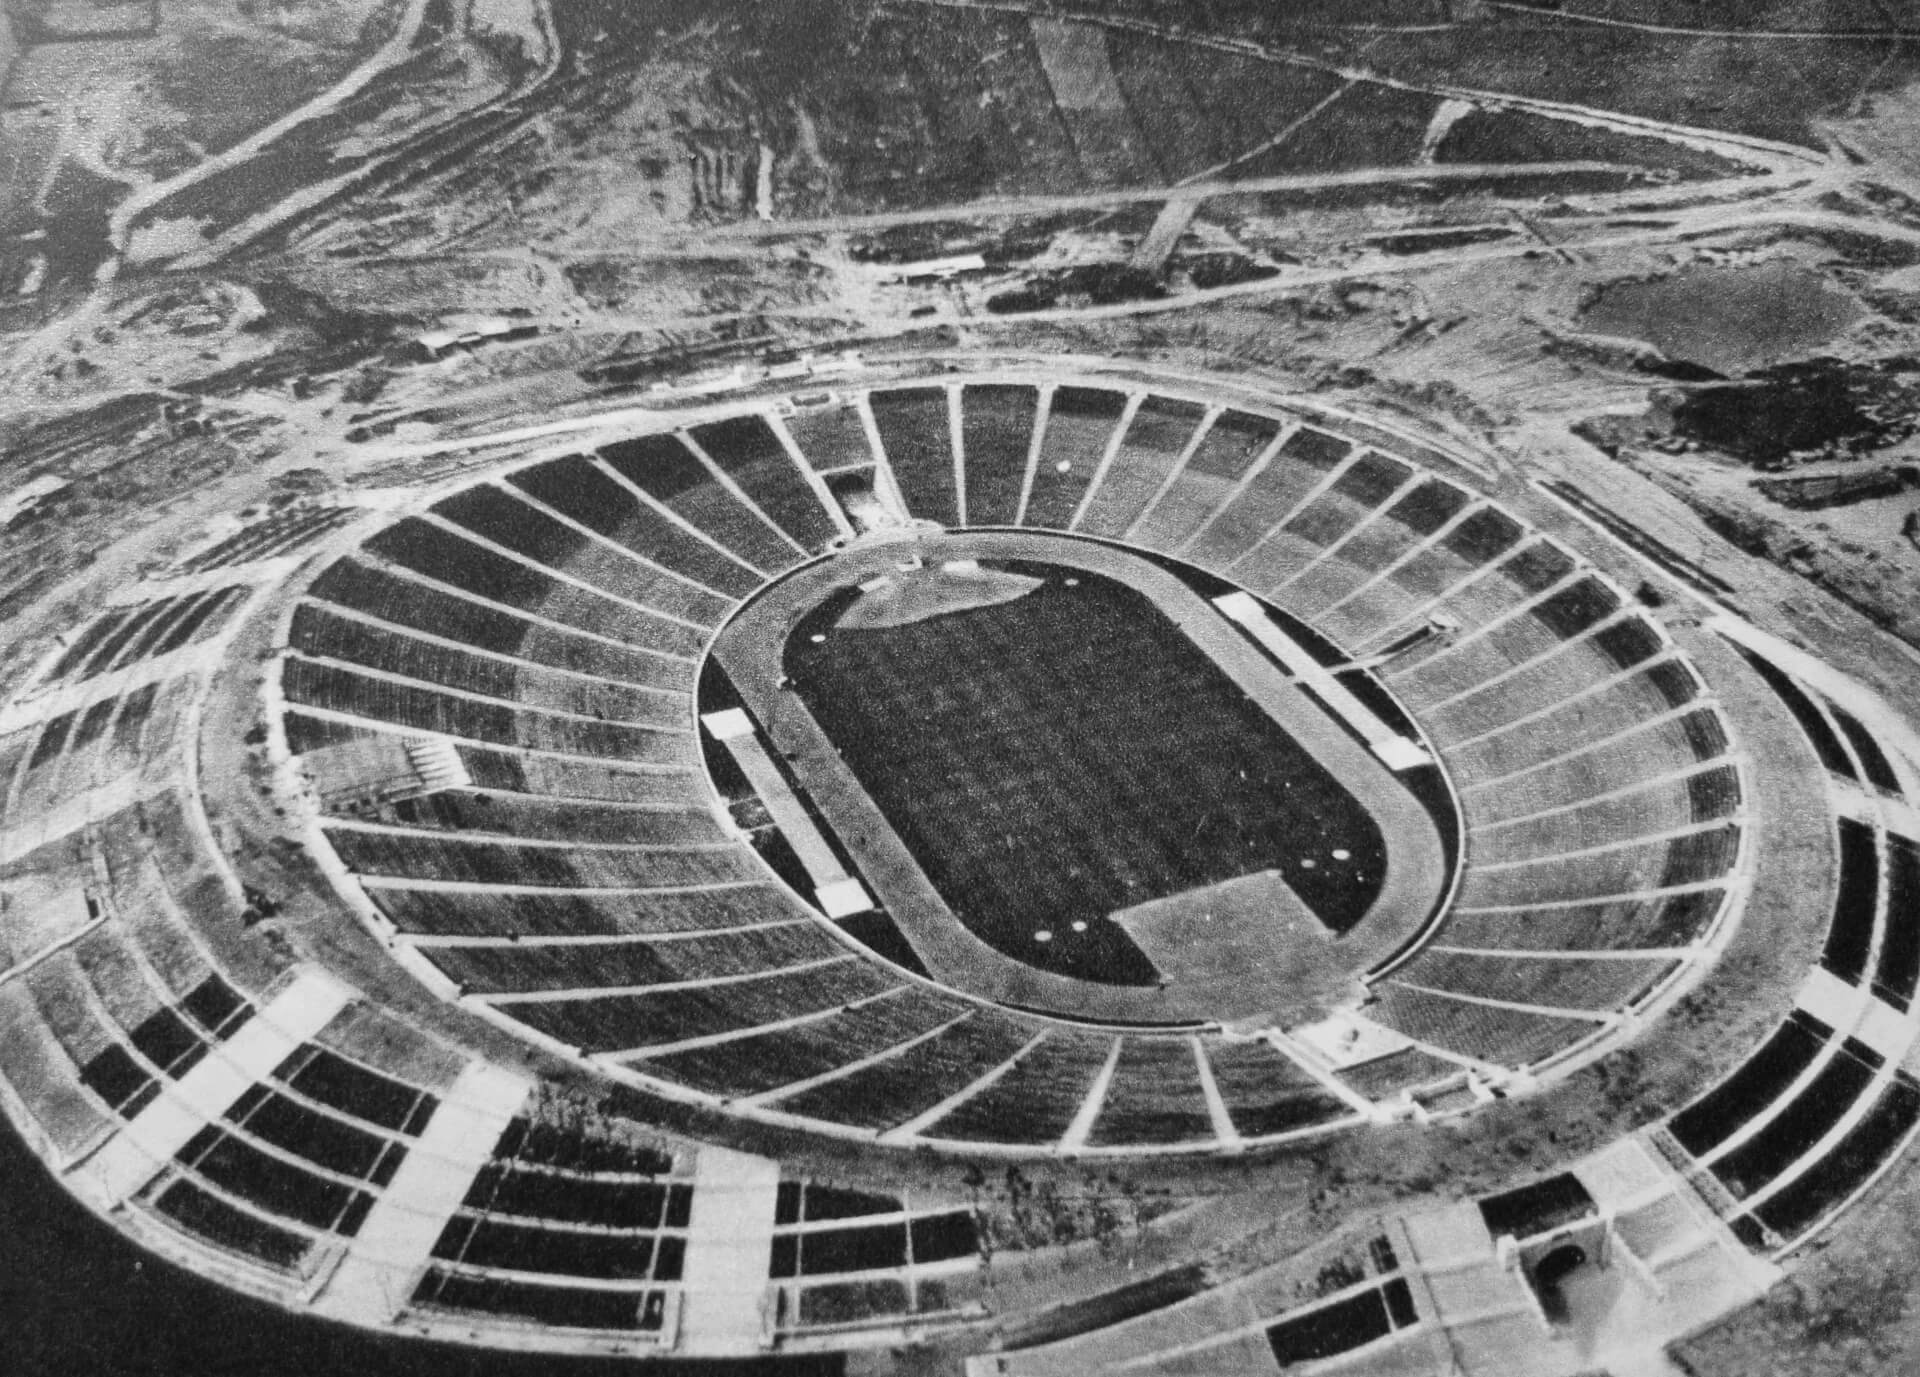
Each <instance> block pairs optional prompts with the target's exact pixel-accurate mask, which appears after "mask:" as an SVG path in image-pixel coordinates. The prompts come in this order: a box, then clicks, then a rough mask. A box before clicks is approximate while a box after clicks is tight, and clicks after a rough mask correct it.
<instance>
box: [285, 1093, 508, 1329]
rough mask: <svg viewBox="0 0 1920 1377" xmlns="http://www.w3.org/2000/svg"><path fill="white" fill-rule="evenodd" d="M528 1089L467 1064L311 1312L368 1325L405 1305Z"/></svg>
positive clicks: (387, 1317) (329, 1279)
mask: <svg viewBox="0 0 1920 1377" xmlns="http://www.w3.org/2000/svg"><path fill="white" fill-rule="evenodd" d="M532 1090H533V1086H532V1084H531V1083H530V1082H528V1081H527V1080H526V1079H524V1078H523V1077H520V1076H516V1075H514V1074H512V1073H511V1072H508V1071H504V1070H501V1069H500V1068H499V1067H496V1066H490V1065H487V1064H486V1063H484V1062H471V1063H469V1064H468V1065H467V1067H466V1069H465V1070H464V1071H462V1072H461V1073H460V1079H459V1080H457V1081H455V1082H454V1085H453V1089H452V1090H450V1091H448V1092H447V1095H446V1098H444V1099H443V1100H441V1102H440V1107H439V1108H438V1109H436V1110H434V1112H433V1117H432V1118H431V1119H429V1120H427V1126H426V1128H425V1129H423V1130H422V1131H421V1133H420V1136H419V1138H418V1139H416V1140H415V1141H414V1143H413V1145H412V1146H411V1147H409V1148H408V1149H407V1156H406V1159H405V1160H404V1161H403V1162H401V1163H400V1169H399V1170H398V1171H396V1172H395V1173H394V1174H393V1180H391V1181H389V1182H388V1183H387V1188H386V1190H385V1191H383V1192H381V1195H380V1198H379V1199H378V1200H376V1201H375V1202H374V1206H373V1208H372V1209H371V1210H369V1211H367V1217H366V1220H365V1222H364V1223H362V1224H361V1226H360V1231H359V1232H358V1233H357V1234H356V1235H355V1236H354V1238H353V1241H352V1242H351V1243H350V1244H348V1246H347V1252H346V1256H345V1257H343V1258H342V1259H341V1261H340V1265H339V1266H338V1267H337V1268H336V1269H335V1270H334V1273H333V1275H332V1276H331V1277H329V1278H328V1280H327V1283H326V1286H325V1287H324V1288H323V1289H322V1290H321V1292H320V1294H319V1295H318V1296H316V1297H315V1298H314V1309H315V1311H316V1312H318V1313H319V1314H322V1315H329V1316H332V1317H334V1318H336V1319H342V1320H358V1321H360V1322H361V1323H363V1324H365V1323H369V1322H373V1323H379V1322H384V1321H387V1320H391V1319H393V1318H394V1317H395V1316H396V1315H398V1314H399V1313H400V1312H401V1311H402V1310H403V1309H405V1308H406V1305H407V1302H408V1300H409V1299H410V1298H411V1297H412V1295H413V1290H414V1287H415V1285H416V1284H417V1283H418V1280H419V1276H420V1273H421V1271H422V1270H423V1269H424V1268H425V1267H426V1265H427V1259H428V1257H429V1256H430V1255H431V1254H432V1252H433V1245H434V1243H435V1242H436V1241H438V1239H439V1237H440V1234H441V1231H442V1230H444V1229H445V1228H446V1227H447V1221H448V1220H450V1219H452V1218H453V1213H454V1211H455V1210H457V1209H459V1208H460V1202H461V1201H462V1200H465V1199H466V1197H467V1192H468V1190H469V1189H471V1188H472V1186H473V1179H474V1177H476V1176H478V1175H479V1174H480V1169H481V1168H482V1167H484V1166H485V1165H486V1164H487V1161H488V1159H489V1158H490V1157H492V1155H493V1148H494V1144H496V1143H498V1142H499V1141H500V1135H501V1134H502V1133H503V1132H505V1131H506V1127H507V1125H508V1123H510V1122H511V1121H512V1119H513V1116H514V1115H515V1114H518V1113H519V1112H520V1108H521V1106H522V1105H524V1104H525V1103H526V1102H527V1096H528V1095H529V1094H531V1093H532Z"/></svg>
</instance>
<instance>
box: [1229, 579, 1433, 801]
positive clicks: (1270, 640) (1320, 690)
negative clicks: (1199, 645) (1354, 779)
mask: <svg viewBox="0 0 1920 1377" xmlns="http://www.w3.org/2000/svg"><path fill="white" fill-rule="evenodd" d="M1213 605H1214V606H1215V607H1217V608H1219V609H1220V611H1221V613H1222V615H1224V616H1225V617H1227V618H1228V619H1229V620H1231V621H1233V622H1236V623H1238V624H1239V625H1241V626H1243V627H1245V628H1246V629H1247V631H1248V633H1249V634H1250V635H1252V637H1253V638H1254V640H1256V641H1258V642H1259V643H1260V645H1261V647H1262V648H1263V649H1265V650H1266V652H1267V653H1268V654H1270V655H1272V656H1273V658H1274V659H1276V660H1278V661H1279V662H1280V663H1281V664H1282V665H1284V666H1285V667H1286V670H1287V673H1289V674H1291V675H1293V677H1294V678H1296V679H1298V680H1299V681H1300V685H1301V687H1303V688H1305V689H1306V690H1307V692H1309V693H1311V694H1312V695H1313V696H1314V697H1316V698H1318V699H1319V700H1320V701H1321V702H1322V703H1324V704H1326V705H1327V708H1328V710H1329V711H1331V712H1333V713H1334V714H1335V715H1336V716H1338V717H1339V718H1340V719H1341V720H1342V721H1344V722H1345V723H1346V724H1347V725H1348V726H1350V727H1352V728H1353V729H1354V730H1355V731H1356V732H1358V733H1359V734H1360V739H1361V740H1363V741H1365V742H1366V743H1367V747H1368V749H1370V750H1371V751H1372V752H1373V753H1374V754H1375V755H1377V756H1379V757H1380V759H1381V761H1382V762H1383V763H1384V764H1385V765H1386V767H1387V768H1388V769H1389V770H1411V769H1413V768H1414V767H1415V766H1417V765H1431V764H1432V763H1433V757H1432V756H1430V755H1428V754H1427V752H1426V748H1425V747H1423V746H1421V745H1420V743H1419V742H1417V741H1413V740H1410V739H1409V738H1407V737H1406V736H1403V735H1401V734H1400V733H1399V732H1397V731H1395V730H1394V729H1393V728H1392V727H1390V726H1388V725H1387V724H1386V723H1385V722H1383V721H1381V720H1380V718H1379V717H1378V716H1377V715H1376V714H1375V713H1374V711H1373V709H1371V708H1369V707H1368V706H1367V705H1366V704H1365V703H1362V702H1361V701H1360V700H1359V699H1358V698H1356V697H1354V695H1353V693H1352V692H1351V691H1350V690H1349V689H1348V688H1347V686H1346V685H1345V684H1343V683H1341V682H1340V681H1339V680H1338V679H1337V678H1335V677H1334V675H1333V671H1331V670H1329V669H1328V668H1327V667H1326V666H1325V665H1323V664H1321V663H1320V662H1319V661H1318V660H1316V659H1314V658H1313V656H1311V655H1309V654H1307V652H1306V651H1305V650H1304V649H1302V648H1301V647H1300V646H1299V645H1298V644H1297V643H1296V642H1295V641H1294V639H1293V637H1291V636H1289V635H1287V633H1286V632H1284V631H1282V630H1281V629H1280V628H1279V627H1277V626H1275V625H1274V623H1273V619H1272V618H1271V617H1269V616H1268V615H1267V613H1266V609H1264V608H1263V607H1261V606H1260V604H1259V602H1258V601H1257V600H1255V598H1254V597H1253V596H1252V594H1250V593H1228V594H1226V595H1224V596H1222V597H1218V598H1215V599H1214V600H1213Z"/></svg>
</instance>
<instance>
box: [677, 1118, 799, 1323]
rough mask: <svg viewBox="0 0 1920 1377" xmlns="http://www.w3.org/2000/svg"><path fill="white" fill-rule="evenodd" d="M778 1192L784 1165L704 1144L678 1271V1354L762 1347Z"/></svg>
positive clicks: (768, 1159)
mask: <svg viewBox="0 0 1920 1377" xmlns="http://www.w3.org/2000/svg"><path fill="white" fill-rule="evenodd" d="M779 1193H780V1164H779V1163H778V1162H776V1161H774V1160H773V1159H772V1158H769V1157H754V1156H750V1155H749V1154H747V1153H744V1152H733V1151H731V1150H729V1149H726V1148H716V1147H703V1148H701V1149H700V1160H699V1163H698V1164H697V1165H696V1166H695V1168H694V1177H693V1204H692V1209H691V1211H690V1214H689V1217H688V1221H687V1260H686V1266H685V1270H684V1271H683V1272H682V1274H681V1275H682V1278H683V1282H684V1291H685V1295H686V1301H685V1305H684V1308H683V1309H682V1310H681V1312H680V1343H679V1351H680V1352H681V1353H684V1354H686V1355H688V1356H690V1357H700V1358H730V1357H744V1356H746V1355H748V1354H753V1353H758V1352H760V1351H761V1350H762V1349H763V1348H764V1347H765V1343H766V1334H767V1325H766V1314H765V1302H766V1297H767V1259H768V1258H770V1257H771V1256H772V1255H773V1219H774V1208H775V1204H776V1201H777V1198H778V1196H779Z"/></svg>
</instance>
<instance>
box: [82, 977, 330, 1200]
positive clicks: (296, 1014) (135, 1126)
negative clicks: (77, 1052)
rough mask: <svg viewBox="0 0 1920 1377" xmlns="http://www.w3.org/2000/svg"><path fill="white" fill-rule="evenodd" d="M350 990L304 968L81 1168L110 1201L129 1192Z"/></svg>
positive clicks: (315, 1027) (163, 1086)
mask: <svg viewBox="0 0 1920 1377" xmlns="http://www.w3.org/2000/svg"><path fill="white" fill-rule="evenodd" d="M351 995H352V991H350V990H349V989H348V988H347V987H346V986H344V985H342V984H341V983H340V982H339V981H337V980H335V979H334V978H333V977H332V976H330V975H326V974H323V973H322V972H320V971H303V972H302V973H301V974H300V975H299V976H297V977H296V978H295V979H294V981H293V982H292V983H291V984H289V985H288V986H287V987H286V988H285V989H284V990H282V991H281V992H280V993H279V994H278V995H276V996H275V997H274V998H273V1000H272V1002H270V1003H268V1004H267V1005H265V1006H264V1007H262V1008H261V1009H260V1010H259V1012H257V1013H256V1014H255V1015H254V1016H253V1017H252V1018H250V1019H248V1020H247V1021H246V1022H245V1023H244V1024H242V1025H241V1026H240V1029H239V1031H238V1032H236V1033H235V1034H234V1035H233V1036H232V1037H230V1038H228V1039H227V1040H226V1041H225V1042H224V1043H221V1044H219V1045H217V1046H215V1047H213V1048H211V1049H210V1050H209V1051H208V1053H207V1055H206V1056H205V1057H203V1058H201V1060H200V1062H199V1063H198V1064H197V1065H196V1066H194V1067H193V1068H192V1069H191V1070H190V1071H188V1072H187V1074H186V1075H184V1076H182V1077H181V1078H180V1079H179V1080H177V1081H166V1080H163V1081H161V1083H160V1093H159V1094H158V1095H156V1096H155V1097H154V1098H153V1100H152V1102H151V1103H149V1104H148V1105H147V1106H146V1107H145V1108H144V1109H142V1110H141V1111H140V1112H139V1113H138V1114H136V1115H134V1116H133V1118H131V1119H129V1120H128V1121H127V1124H126V1127H124V1128H122V1129H121V1130H120V1131H119V1132H118V1133H116V1134H115V1135H114V1136H113V1137H112V1138H109V1139H108V1140H107V1141H106V1143H105V1144H104V1145H103V1146H102V1147H101V1149H100V1151H99V1152H98V1153H97V1154H96V1155H95V1156H94V1158H93V1159H92V1161H90V1162H89V1163H88V1164H87V1166H86V1168H85V1169H84V1170H85V1172H86V1174H88V1175H90V1176H91V1177H92V1179H93V1181H94V1182H95V1183H96V1185H97V1186H98V1188H99V1190H100V1192H101V1194H103V1195H104V1196H105V1198H106V1201H107V1203H108V1204H109V1205H118V1204H119V1203H120V1202H122V1201H123V1200H126V1199H127V1198H128V1197H129V1196H131V1195H133V1194H134V1193H135V1192H136V1191H138V1190H139V1189H140V1188H141V1187H142V1186H144V1185H146V1184H147V1182H149V1181H151V1180H152V1179H153V1178H154V1177H155V1176H156V1175H157V1174H158V1173H159V1172H160V1170H161V1169H162V1168H163V1167H165V1166H166V1164H167V1163H168V1162H171V1161H172V1160H173V1158H174V1154H176V1153H177V1152H179V1151H180V1149H181V1148H183V1147H185V1146H186V1145H187V1142H188V1140H189V1139H191V1138H192V1137H193V1135H194V1134H196V1133H198V1132H199V1131H200V1130H201V1129H202V1128H205V1127H206V1126H207V1125H208V1124H210V1123H213V1122H214V1121H216V1120H217V1119H219V1118H220V1117H221V1116H222V1115H223V1114H225V1113H226V1112H227V1110H228V1109H230V1108H232V1107H233V1104H234V1101H236V1100H238V1099H239V1098H240V1097H241V1095H243V1094H245V1093H246V1092H247V1091H248V1090H249V1089H251V1088H252V1087H253V1086H254V1085H256V1084H258V1083H259V1082H260V1081H262V1080H265V1079H266V1077H267V1075H268V1073H269V1072H271V1071H272V1070H273V1068H274V1067H276V1066H278V1065H279V1064H280V1063H281V1062H283V1061H285V1060H286V1059H287V1058H288V1057H289V1056H291V1055H293V1052H294V1050H295V1049H296V1048H298V1047H299V1046H300V1044H301V1043H303V1042H305V1041H306V1040H307V1039H308V1038H310V1037H312V1036H313V1035H314V1034H315V1033H318V1032H319V1031H320V1030H321V1029H322V1028H324V1027H326V1026H327V1024H329V1023H331V1022H332V1021H333V1017H334V1015H335V1014H338V1013H339V1012H340V1010H342V1009H343V1008H345V1007H346V1004H347V1000H348V999H349V998H350V997H351Z"/></svg>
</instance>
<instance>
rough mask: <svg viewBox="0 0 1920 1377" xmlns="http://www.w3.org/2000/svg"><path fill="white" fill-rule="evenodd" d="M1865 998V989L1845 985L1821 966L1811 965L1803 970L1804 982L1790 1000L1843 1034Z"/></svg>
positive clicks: (1865, 1000) (1850, 1026) (1856, 1017)
mask: <svg viewBox="0 0 1920 1377" xmlns="http://www.w3.org/2000/svg"><path fill="white" fill-rule="evenodd" d="M1869 998H1870V996H1869V995H1868V994H1867V992H1866V991H1865V990H1862V989H1860V988H1858V987H1857V986H1853V985H1849V984H1847V982H1846V981H1844V980H1842V979H1841V978H1840V977H1839V976H1837V975H1835V974H1834V973H1833V972H1832V971H1830V970H1828V969H1827V968H1826V967H1824V966H1815V967H1814V968H1813V969H1812V970H1810V971H1808V972H1807V979H1806V983H1805V984H1803V985H1802V986H1801V987H1800V995H1799V997H1798V998H1797V999H1795V1000H1794V1001H1793V1002H1794V1004H1795V1006H1796V1007H1798V1008H1801V1009H1804V1010H1806V1011H1807V1012H1808V1013H1810V1014H1812V1015H1813V1016H1814V1017H1815V1018H1817V1019H1819V1020H1820V1021H1821V1022H1822V1023H1824V1024H1826V1025H1827V1026H1828V1027H1829V1028H1832V1029H1833V1030H1834V1031H1836V1032H1840V1033H1847V1032H1851V1031H1852V1030H1853V1025H1854V1023H1855V1022H1856V1021H1858V1019H1859V1017H1860V1011H1861V1006H1862V1005H1863V1004H1865V1003H1866V1002H1867V1000H1868V999H1869Z"/></svg>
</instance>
